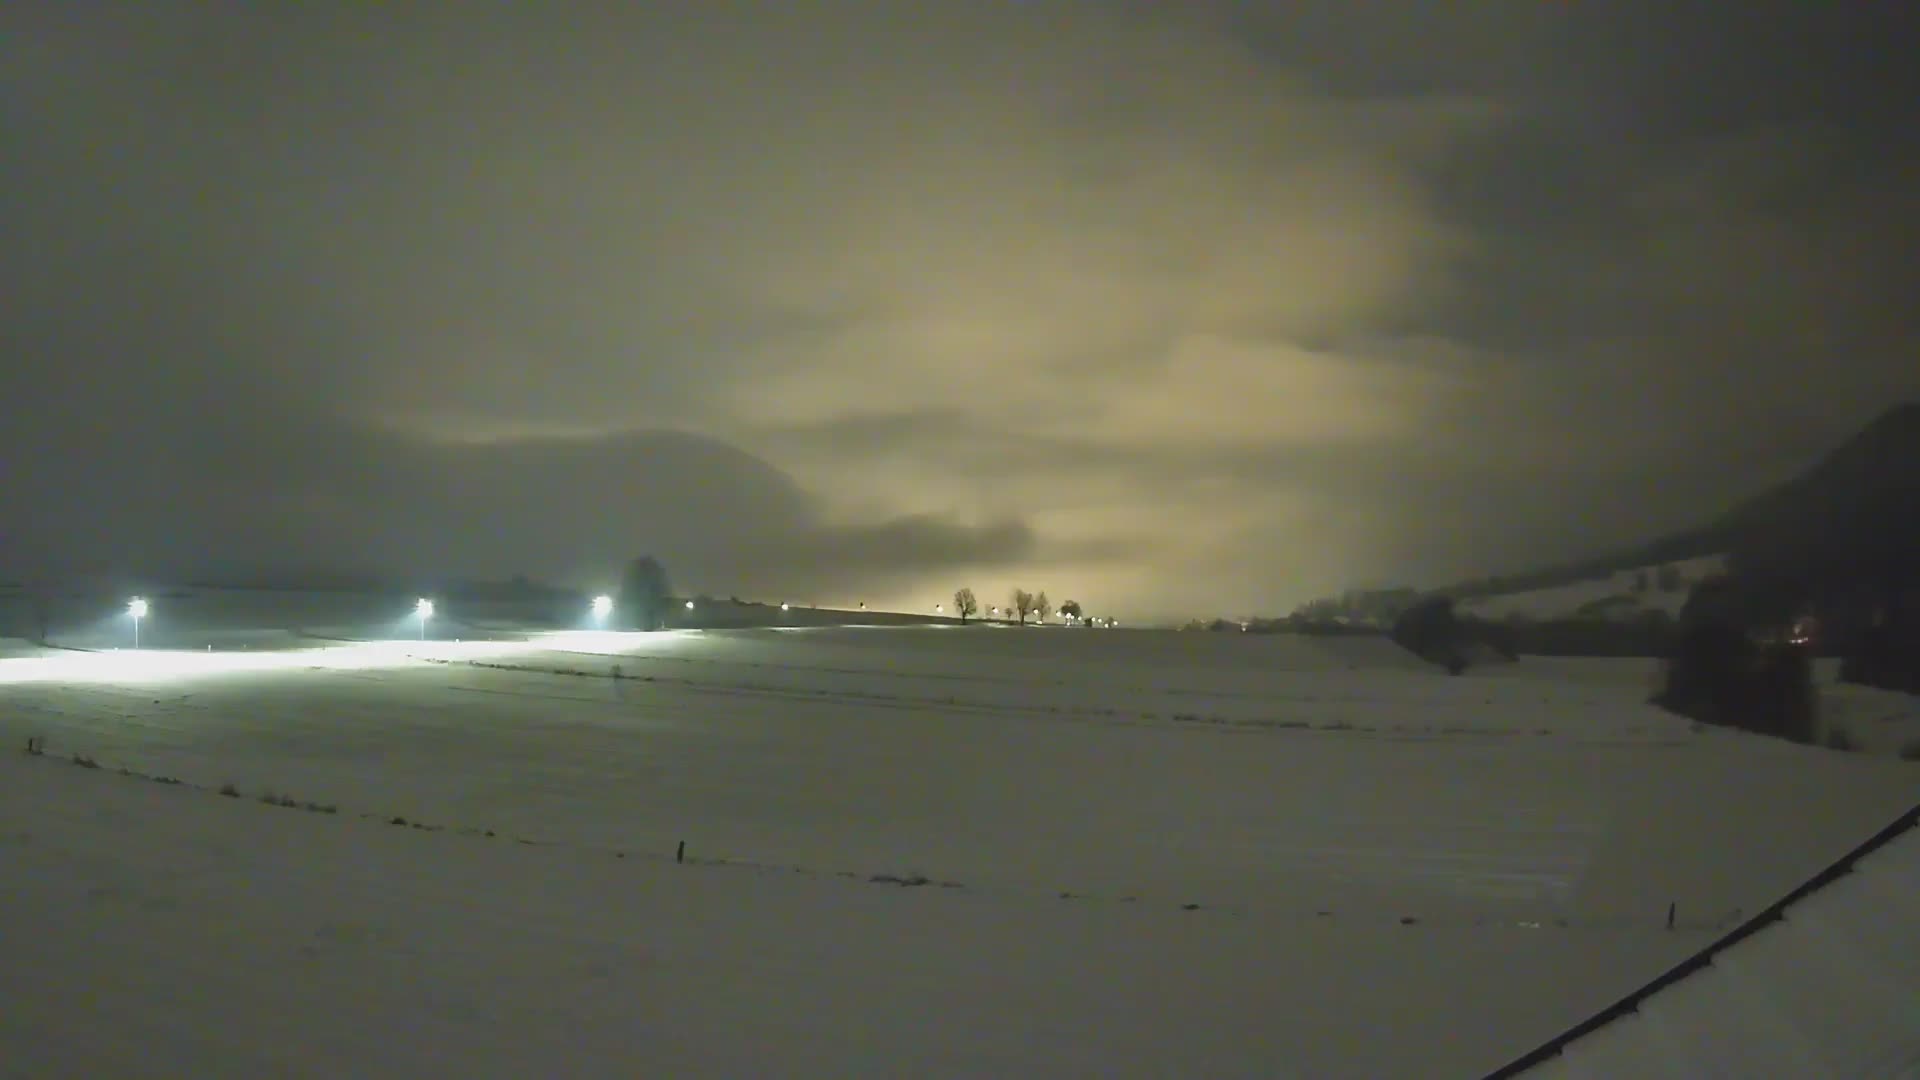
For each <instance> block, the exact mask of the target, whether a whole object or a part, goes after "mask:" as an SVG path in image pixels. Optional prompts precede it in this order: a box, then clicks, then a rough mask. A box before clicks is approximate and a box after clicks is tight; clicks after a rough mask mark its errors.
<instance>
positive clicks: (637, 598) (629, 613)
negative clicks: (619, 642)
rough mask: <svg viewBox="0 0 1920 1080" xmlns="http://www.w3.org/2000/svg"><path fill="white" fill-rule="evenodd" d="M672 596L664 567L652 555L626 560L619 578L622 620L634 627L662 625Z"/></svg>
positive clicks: (638, 628) (659, 626)
mask: <svg viewBox="0 0 1920 1080" xmlns="http://www.w3.org/2000/svg"><path fill="white" fill-rule="evenodd" d="M672 596H673V590H672V588H671V587H670V586H669V585H668V584H667V571H666V568H665V567H663V566H661V565H660V561H659V560H658V559H655V558H654V557H653V556H651V555H642V556H640V557H639V558H637V559H635V560H633V561H632V562H630V563H628V564H627V572H626V574H625V575H624V576H622V577H621V579H620V599H619V604H620V607H619V614H620V621H621V623H622V624H623V625H625V626H627V627H628V628H630V629H634V630H658V629H660V628H662V627H664V626H665V625H666V623H667V605H668V603H669V602H670V601H671V599H672Z"/></svg>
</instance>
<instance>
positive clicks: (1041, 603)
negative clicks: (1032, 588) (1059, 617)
mask: <svg viewBox="0 0 1920 1080" xmlns="http://www.w3.org/2000/svg"><path fill="white" fill-rule="evenodd" d="M1051 614H1053V605H1052V604H1051V603H1049V602H1048V600H1047V593H1046V590H1045V589H1042V590H1041V591H1040V595H1039V596H1036V597H1034V598H1033V617H1034V618H1035V619H1038V620H1039V621H1041V622H1046V621H1047V616H1049V615H1051Z"/></svg>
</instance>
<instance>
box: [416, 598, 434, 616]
mask: <svg viewBox="0 0 1920 1080" xmlns="http://www.w3.org/2000/svg"><path fill="white" fill-rule="evenodd" d="M413 613H414V614H415V615H418V616H420V617H421V618H423V619H431V618H433V601H431V600H428V599H427V598H426V597H421V598H420V599H419V600H416V601H414V604H413Z"/></svg>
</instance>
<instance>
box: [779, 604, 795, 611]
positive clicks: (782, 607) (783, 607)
mask: <svg viewBox="0 0 1920 1080" xmlns="http://www.w3.org/2000/svg"><path fill="white" fill-rule="evenodd" d="M792 607H793V605H792V604H788V603H784V602H783V603H782V604H781V605H780V610H781V611H788V610H790V609H792Z"/></svg>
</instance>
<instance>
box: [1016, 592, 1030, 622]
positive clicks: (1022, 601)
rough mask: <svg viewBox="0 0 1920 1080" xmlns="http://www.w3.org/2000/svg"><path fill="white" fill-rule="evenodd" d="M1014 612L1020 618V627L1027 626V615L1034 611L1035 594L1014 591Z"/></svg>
mask: <svg viewBox="0 0 1920 1080" xmlns="http://www.w3.org/2000/svg"><path fill="white" fill-rule="evenodd" d="M1013 611H1014V614H1016V615H1018V616H1019V617H1020V625H1021V626H1025V625H1027V615H1028V614H1029V613H1031V612H1032V611H1033V594H1032V593H1030V592H1028V591H1027V590H1025V589H1015V590H1013Z"/></svg>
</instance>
